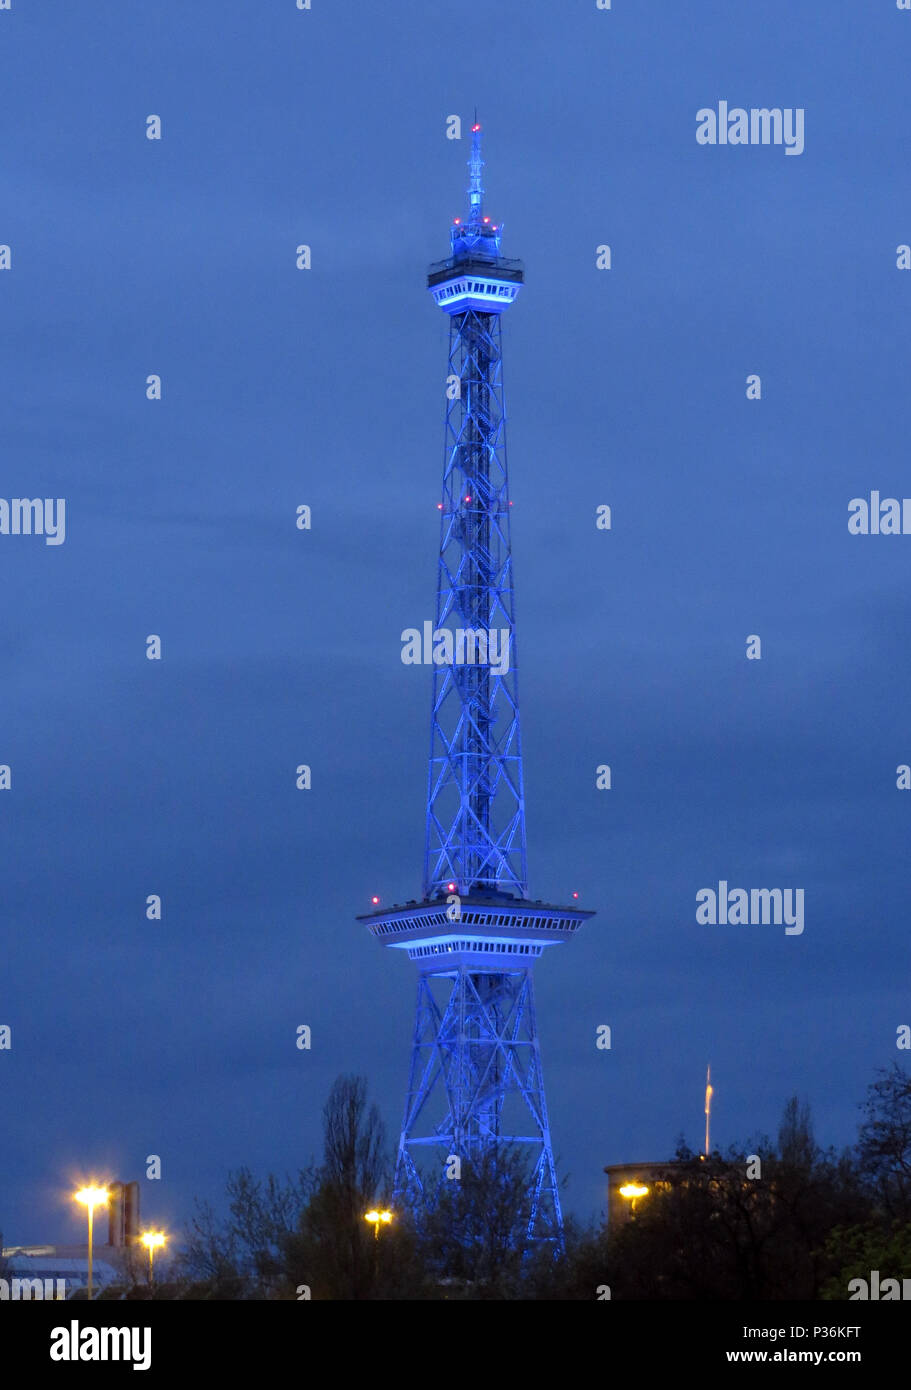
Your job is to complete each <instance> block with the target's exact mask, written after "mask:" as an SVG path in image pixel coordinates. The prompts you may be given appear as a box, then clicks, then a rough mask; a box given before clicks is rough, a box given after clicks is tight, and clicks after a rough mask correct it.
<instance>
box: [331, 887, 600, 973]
mask: <svg viewBox="0 0 911 1390" xmlns="http://www.w3.org/2000/svg"><path fill="white" fill-rule="evenodd" d="M594 915H595V914H594V912H585V911H583V910H582V909H581V908H577V907H555V906H553V905H552V904H550V903H542V902H532V901H530V900H529V899H527V898H524V899H523V898H506V897H497V898H493V897H482V896H472V895H469V896H467V897H460V898H457V897H456V896H455V895H453V900H452V901H451V902H450V901H447V899H446V898H433V899H430V900H428V901H424V902H420V903H419V902H409V903H405V905H404V906H399V905H396V906H394V907H392V908H387V909H386V910H385V911H381V912H371V913H366V914H364V915H362V916H359V917H358V919H357V920H358V921H359V922H363V923H364V926H365V927H366V928H367V930H368V931H369V932H370V934H371V936H373V937H375V939H376V940H377V941H379V942H380V944H381V945H382V946H392V947H395V948H396V949H398V950H400V951H407V952H408V956H409V959H410V960H413V961H414V962H415V964H416V965H417V966H418V967H419V968H420V969H421V970H422V971H423V972H424V973H426V974H429V975H448V974H450V973H451V972H452V971H453V970H454V969H458V967H459V966H466V965H467V966H470V967H472V968H477V969H478V970H484V971H488V972H499V971H502V970H509V969H523V968H524V967H525V966H527V965H528V964H529V963H530V961H531V960H533V959H535V958H536V957H537V956H540V954H541V952H542V951H543V950H544V948H545V947H547V946H558V945H560V943H561V942H564V941H569V940H570V938H571V937H572V936H574V935H575V933H576V932H577V931H578V930H579V928H580V927H581V926H582V925H583V924H584V923H585V922H587V921H588V919H589V917H594Z"/></svg>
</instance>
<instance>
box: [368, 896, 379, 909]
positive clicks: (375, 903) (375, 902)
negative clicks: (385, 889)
mask: <svg viewBox="0 0 911 1390" xmlns="http://www.w3.org/2000/svg"><path fill="white" fill-rule="evenodd" d="M370 901H371V902H372V903H373V906H374V907H376V905H377V904H378V902H379V898H377V897H373V898H371V899H370Z"/></svg>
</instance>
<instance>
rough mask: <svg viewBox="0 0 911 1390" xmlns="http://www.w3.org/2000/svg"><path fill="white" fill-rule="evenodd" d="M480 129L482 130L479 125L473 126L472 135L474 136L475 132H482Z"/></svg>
mask: <svg viewBox="0 0 911 1390" xmlns="http://www.w3.org/2000/svg"><path fill="white" fill-rule="evenodd" d="M480 129H481V127H480V126H479V125H473V126H472V127H471V130H472V134H474V132H475V131H476V130H480Z"/></svg>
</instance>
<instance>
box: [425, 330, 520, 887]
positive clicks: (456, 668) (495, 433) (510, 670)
mask: <svg viewBox="0 0 911 1390" xmlns="http://www.w3.org/2000/svg"><path fill="white" fill-rule="evenodd" d="M449 380H450V381H451V382H456V381H457V382H458V390H457V392H452V393H450V397H449V399H448V405H447V410H446V446H445V461H444V476H443V500H442V503H441V524H440V556H439V567H438V582H437V611H436V630H437V631H440V630H441V629H443V628H447V629H449V630H450V631H461V632H463V633H473V634H475V646H474V648H472V650H474V651H477V649H478V639H477V635H478V634H484V640H485V643H486V644H487V645H486V646H485V652H486V656H487V659H486V660H484V661H478V660H466V661H463V662H461V663H460V662H458V661H453V662H452V663H450V664H445V665H439V666H435V667H434V677H433V704H432V714H431V734H430V772H429V782H428V796H427V839H426V846H425V856H424V893H425V896H426V897H432V896H433V895H434V894H436V893H440V892H445V891H447V889H448V885H449V884H451V883H455V884H456V886H457V888H458V891H459V892H463V893H468V892H470V891H471V890H472V889H474V890H479V889H485V888H486V889H494V890H499V891H506V892H509V893H512V894H515V895H517V896H520V897H522V896H524V895H525V894H526V892H527V878H528V875H527V862H526V850H525V796H524V790H523V783H522V750H521V738H520V731H519V705H518V691H517V661H516V643H515V616H514V603H513V579H512V558H511V548H510V528H509V507H510V499H509V486H508V477H507V469H506V430H505V425H506V411H505V406H504V400H503V383H502V354H501V339H500V316H499V314H487V313H480V312H478V311H476V310H474V309H469V310H466V311H465V312H464V313H460V314H454V315H452V316H451V318H450V337H449ZM491 633H495V634H496V651H497V658H496V660H494V659H493V657H492V652H493V646H492V645H491V636H490V635H491Z"/></svg>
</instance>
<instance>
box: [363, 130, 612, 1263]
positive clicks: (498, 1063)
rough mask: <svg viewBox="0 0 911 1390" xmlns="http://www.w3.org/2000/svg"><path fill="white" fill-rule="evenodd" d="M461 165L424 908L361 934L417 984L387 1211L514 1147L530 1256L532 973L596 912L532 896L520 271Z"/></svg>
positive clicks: (544, 1161) (397, 913) (478, 180)
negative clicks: (515, 320)
mask: <svg viewBox="0 0 911 1390" xmlns="http://www.w3.org/2000/svg"><path fill="white" fill-rule="evenodd" d="M468 167H469V171H470V178H469V184H468V214H467V217H465V218H464V219H462V218H459V217H457V218H455V220H454V221H453V224H452V228H451V231H450V239H451V253H450V255H449V257H448V259H447V260H445V261H441V262H438V263H437V264H435V265H433V266H431V267H430V272H429V274H428V278H427V285H428V288H429V290H430V292H431V294H432V295H433V298H434V300H435V301H436V303H437V304H438V305H439V306H440V308H441V309H443V310H444V311H445V312H446V313H447V314H448V315H449V366H448V377H447V393H446V394H447V408H446V437H445V449H444V463H443V500H442V502H441V503H440V513H441V516H440V523H441V525H440V557H439V567H438V572H437V609H436V626H435V630H434V632H433V634H432V640H433V644H434V647H433V657H434V663H435V664H434V671H433V705H432V713H431V721H430V777H429V787H428V795H427V839H426V846H425V852H424V885H423V894H424V896H423V901H422V902H416V901H412V902H409V903H407V904H406V905H405V906H403V907H399V906H396V907H394V908H393V909H391V910H389V911H375V912H373V913H370V914H369V915H366V916H364V917H360V918H359V919H358V920H359V921H362V922H364V923H365V924H366V926H367V928H368V930H369V931H370V932H371V933H372V935H373V936H374V937H376V939H377V940H378V941H379V942H381V944H382V945H384V946H389V947H392V948H393V949H396V950H400V951H407V953H408V956H409V958H410V959H411V960H412V961H414V963H415V965H416V966H417V971H418V998H417V1014H416V1018H415V1026H414V1041H413V1047H412V1057H411V1075H410V1080H409V1085H408V1097H407V1100H406V1103H405V1117H404V1120H403V1123H402V1133H401V1138H400V1140H399V1148H398V1156H397V1161H396V1173H395V1198H396V1200H398V1201H402V1200H405V1201H408V1202H409V1203H411V1204H412V1205H414V1206H415V1207H418V1208H419V1206H420V1203H421V1202H422V1200H423V1199H424V1197H425V1194H426V1193H427V1191H428V1189H430V1190H431V1191H435V1190H436V1188H437V1186H438V1185H439V1183H440V1181H441V1180H443V1179H444V1172H445V1169H446V1166H447V1164H448V1163H450V1161H451V1159H452V1158H453V1157H456V1158H459V1159H460V1160H461V1162H462V1163H463V1164H464V1163H466V1162H467V1163H471V1162H472V1161H473V1160H477V1159H478V1158H479V1157H481V1156H482V1155H484V1154H485V1152H488V1153H489V1152H491V1151H493V1152H497V1151H499V1150H502V1149H503V1148H504V1147H505V1146H507V1145H509V1146H519V1147H520V1148H521V1150H522V1151H523V1153H524V1154H525V1156H526V1157H527V1159H528V1169H529V1172H530V1174H531V1191H530V1193H529V1194H528V1195H529V1213H530V1214H529V1221H528V1228H527V1232H526V1241H527V1244H528V1245H531V1244H532V1243H537V1242H540V1241H548V1242H551V1243H552V1245H553V1247H554V1249H555V1250H558V1249H562V1246H563V1220H562V1215H561V1211H560V1197H559V1193H558V1190H557V1178H556V1172H555V1169H554V1158H553V1151H552V1148H551V1140H550V1127H549V1124H548V1120H547V1107H546V1104H545V1100H544V1084H543V1080H542V1075H541V1058H540V1052H539V1047H538V1036H537V1028H536V1024H535V1008H534V993H533V985H532V967H533V965H534V963H535V961H536V960H537V959H538V957H539V956H540V955H541V954H542V952H543V951H544V950H545V948H546V947H548V946H556V945H558V944H560V943H562V942H566V941H568V940H569V939H570V938H571V937H572V936H573V934H574V933H575V932H576V931H577V930H578V928H579V927H580V926H581V925H582V923H583V922H584V921H585V920H586V919H587V918H588V917H591V916H592V915H593V914H592V913H591V912H584V911H581V910H579V909H577V908H565V907H552V906H548V905H547V904H545V903H542V902H541V901H535V902H532V901H530V900H529V898H528V881H527V869H526V856H525V800H524V792H523V780H522V753H521V745H520V739H519V699H518V691H517V684H516V645H515V622H514V609H513V577H512V557H511V552H510V538H509V537H510V531H509V508H510V501H509V487H508V482H507V475H506V411H505V408H504V400H503V380H502V356H501V348H500V316H501V314H502V313H503V310H504V309H506V308H507V306H508V305H510V304H511V303H512V302H513V300H514V299H515V297H516V295H517V294H518V292H519V289H520V287H521V285H522V284H523V280H524V275H523V270H522V264H521V262H520V261H516V260H507V259H506V258H505V257H503V256H501V255H500V237H501V234H502V226H501V225H500V224H492V223H491V220H490V218H489V217H488V216H487V215H486V214H485V213H484V189H483V186H482V171H483V168H484V161H483V160H482V158H481V127H480V125H479V124H478V123H477V120H475V124H474V125H473V126H472V128H471V158H470V159H469V161H468ZM424 626H425V629H429V628H430V624H429V623H425V625H424ZM492 631H493V632H496V633H497V634H498V641H499V644H500V646H499V652H500V655H499V657H497V658H496V659H494V656H493V655H492V653H493V645H491V648H490V650H488V649H487V638H488V634H490V633H491V632H492ZM458 632H461V633H462V634H463V636H462V638H461V640H459V638H458V637H457V636H456V634H457V633H458ZM427 640H431V635H430V634H429V633H426V634H425V641H427ZM504 653H505V657H504ZM437 663H439V664H437Z"/></svg>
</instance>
